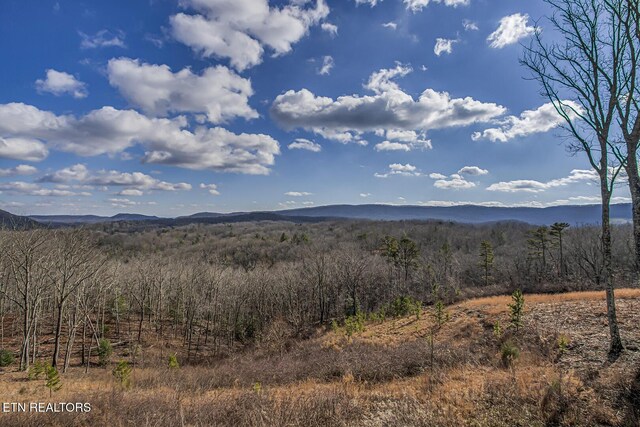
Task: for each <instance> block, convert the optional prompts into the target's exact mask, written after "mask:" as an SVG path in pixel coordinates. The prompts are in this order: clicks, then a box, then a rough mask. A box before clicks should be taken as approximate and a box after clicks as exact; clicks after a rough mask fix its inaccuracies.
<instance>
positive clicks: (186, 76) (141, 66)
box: [107, 58, 258, 123]
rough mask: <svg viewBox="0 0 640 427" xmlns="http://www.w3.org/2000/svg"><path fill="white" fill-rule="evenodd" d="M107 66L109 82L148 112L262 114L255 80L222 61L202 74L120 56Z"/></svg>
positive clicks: (215, 118)
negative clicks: (254, 103) (252, 101)
mask: <svg viewBox="0 0 640 427" xmlns="http://www.w3.org/2000/svg"><path fill="white" fill-rule="evenodd" d="M107 70H108V74H109V83H111V85H112V86H114V87H116V88H117V89H118V90H119V91H120V93H121V94H122V95H123V96H124V97H125V98H126V99H127V100H128V101H129V102H130V103H132V104H133V105H135V106H136V107H139V108H141V109H142V110H143V111H144V112H146V113H147V114H151V115H155V116H158V115H159V116H165V115H167V114H168V113H204V114H206V116H207V119H208V120H209V122H211V123H223V122H225V121H227V120H229V119H233V118H235V117H243V118H245V119H252V118H257V117H258V113H257V112H256V111H255V110H254V109H253V108H251V107H250V106H249V98H250V97H251V96H252V95H253V89H252V88H251V81H249V80H248V79H244V78H242V77H240V76H238V75H237V74H236V73H235V72H233V71H231V70H229V69H228V68H227V67H224V66H221V65H219V66H217V67H209V68H205V69H204V70H203V71H202V72H201V73H200V74H199V75H198V74H194V73H193V72H192V71H191V70H190V69H188V68H184V69H182V70H180V71H178V72H176V73H174V72H172V71H171V69H170V68H169V67H168V66H167V65H151V64H146V63H141V62H140V61H139V60H137V59H129V58H119V59H111V60H110V61H109V65H108V67H107Z"/></svg>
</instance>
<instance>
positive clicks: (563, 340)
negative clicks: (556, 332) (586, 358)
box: [558, 335, 569, 354]
mask: <svg viewBox="0 0 640 427" xmlns="http://www.w3.org/2000/svg"><path fill="white" fill-rule="evenodd" d="M568 349H569V337H567V336H566V335H560V336H559V337H558V350H559V351H560V354H564V353H566V352H567V350H568Z"/></svg>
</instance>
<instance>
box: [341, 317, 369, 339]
mask: <svg viewBox="0 0 640 427" xmlns="http://www.w3.org/2000/svg"><path fill="white" fill-rule="evenodd" d="M365 320H366V316H365V314H364V313H363V312H361V311H358V312H357V313H356V315H355V316H349V317H347V318H346V319H345V320H344V329H345V332H346V333H347V336H348V337H350V336H352V335H353V334H355V333H358V332H364V322H365Z"/></svg>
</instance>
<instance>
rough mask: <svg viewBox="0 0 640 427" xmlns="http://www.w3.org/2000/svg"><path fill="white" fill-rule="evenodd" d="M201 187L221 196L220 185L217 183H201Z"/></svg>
mask: <svg viewBox="0 0 640 427" xmlns="http://www.w3.org/2000/svg"><path fill="white" fill-rule="evenodd" d="M200 188H202V189H203V190H207V191H208V192H209V194H212V195H214V196H219V195H220V192H219V191H218V186H217V185H216V184H204V183H202V184H200Z"/></svg>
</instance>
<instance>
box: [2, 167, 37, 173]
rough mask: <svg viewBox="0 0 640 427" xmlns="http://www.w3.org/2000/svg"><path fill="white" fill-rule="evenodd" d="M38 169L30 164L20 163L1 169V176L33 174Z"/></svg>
mask: <svg viewBox="0 0 640 427" xmlns="http://www.w3.org/2000/svg"><path fill="white" fill-rule="evenodd" d="M35 173H38V169H37V168H35V167H33V166H30V165H18V166H16V167H13V168H10V169H0V176H14V175H33V174H35Z"/></svg>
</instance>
